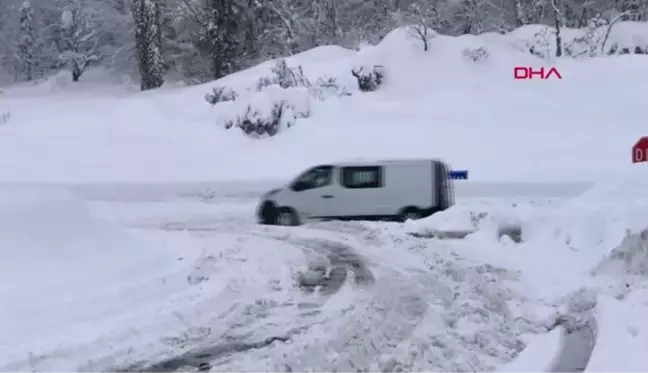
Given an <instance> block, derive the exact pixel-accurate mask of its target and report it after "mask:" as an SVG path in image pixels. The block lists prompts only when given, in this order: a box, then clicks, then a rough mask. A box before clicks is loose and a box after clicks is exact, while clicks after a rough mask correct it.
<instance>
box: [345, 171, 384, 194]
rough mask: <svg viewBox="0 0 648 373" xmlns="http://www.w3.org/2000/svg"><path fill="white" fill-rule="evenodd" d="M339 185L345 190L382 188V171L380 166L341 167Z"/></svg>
mask: <svg viewBox="0 0 648 373" xmlns="http://www.w3.org/2000/svg"><path fill="white" fill-rule="evenodd" d="M341 174H342V176H341V178H342V179H341V184H342V186H343V187H345V188H350V189H364V188H382V187H383V170H382V167H380V166H359V167H343V168H342V172H341Z"/></svg>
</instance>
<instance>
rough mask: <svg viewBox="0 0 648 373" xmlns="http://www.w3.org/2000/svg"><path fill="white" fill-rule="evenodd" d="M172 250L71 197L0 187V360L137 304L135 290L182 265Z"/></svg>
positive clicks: (55, 191)
mask: <svg viewBox="0 0 648 373" xmlns="http://www.w3.org/2000/svg"><path fill="white" fill-rule="evenodd" d="M167 244H168V242H165V241H161V240H159V239H151V238H146V239H145V238H143V237H142V236H139V235H136V234H134V233H131V232H129V231H126V230H124V229H122V228H120V227H117V226H114V225H112V224H109V223H107V222H103V221H100V220H97V219H94V218H93V217H92V216H90V215H89V214H88V211H87V210H86V207H85V205H84V203H83V202H82V201H80V200H79V199H78V198H76V197H75V196H74V195H72V194H69V193H67V192H64V191H59V190H52V189H47V188H39V187H28V186H2V187H0V304H2V307H0V329H2V338H1V339H0V361H2V362H3V363H6V362H8V361H9V360H10V358H11V357H17V356H18V355H20V354H21V353H24V354H26V353H28V352H30V351H31V350H30V349H37V347H38V346H41V345H47V344H48V343H50V338H52V339H54V340H56V339H60V338H70V337H71V336H69V335H57V332H56V330H65V331H66V332H67V331H68V329H66V327H69V325H70V323H73V324H75V326H80V325H85V323H86V322H87V321H88V317H89V316H88V315H95V316H96V315H105V314H106V313H107V314H110V312H115V307H117V308H119V307H124V304H128V303H129V301H133V300H134V299H137V297H135V298H133V294H130V293H129V291H130V290H131V289H132V287H134V286H136V284H137V283H138V282H139V281H142V280H143V279H147V278H150V277H154V276H155V275H156V274H159V273H160V272H164V271H168V270H169V268H172V267H174V266H175V265H176V264H177V263H178V258H179V255H178V253H177V252H173V251H170V250H169V247H168V246H167ZM184 244H185V245H186V242H184ZM190 247H191V246H187V253H186V254H187V255H189V254H190V253H191V250H190ZM115 295H117V297H116V298H117V299H119V300H120V301H122V302H123V303H118V302H115ZM148 296H154V294H153V292H152V293H151V294H149V295H147V296H146V297H148ZM142 299H145V298H142ZM106 301H107V302H106ZM90 334H92V333H89V334H88V337H90ZM33 338H37V340H38V343H36V342H35V340H34V339H33Z"/></svg>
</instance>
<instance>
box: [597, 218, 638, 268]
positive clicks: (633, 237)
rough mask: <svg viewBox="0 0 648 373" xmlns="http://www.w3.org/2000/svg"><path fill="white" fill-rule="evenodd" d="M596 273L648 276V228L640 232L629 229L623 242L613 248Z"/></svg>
mask: <svg viewBox="0 0 648 373" xmlns="http://www.w3.org/2000/svg"><path fill="white" fill-rule="evenodd" d="M595 273H607V274H616V275H621V274H628V275H639V276H647V277H648V228H646V229H644V230H642V231H640V232H630V231H628V232H627V233H626V236H625V238H624V239H623V241H622V242H621V244H619V246H618V247H616V248H615V249H614V250H612V252H611V253H610V256H609V257H608V258H607V259H605V260H604V261H603V262H602V263H601V264H600V265H599V267H598V268H597V269H596V270H595Z"/></svg>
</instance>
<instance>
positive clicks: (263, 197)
mask: <svg viewBox="0 0 648 373" xmlns="http://www.w3.org/2000/svg"><path fill="white" fill-rule="evenodd" d="M280 190H281V188H277V189H272V190H270V191H268V192H266V193H265V194H264V195H263V196H262V197H261V199H263V200H266V199H270V198H272V196H274V195H276V194H277V193H279V191H280Z"/></svg>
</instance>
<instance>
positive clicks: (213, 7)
mask: <svg viewBox="0 0 648 373" xmlns="http://www.w3.org/2000/svg"><path fill="white" fill-rule="evenodd" d="M205 7H206V9H205V10H206V13H207V19H206V23H205V24H203V26H202V29H201V30H200V35H199V41H198V46H199V49H200V50H201V51H204V53H205V54H206V55H208V56H209V58H210V60H211V70H212V71H211V72H212V78H213V79H219V78H222V77H224V76H225V75H227V74H231V73H233V72H235V71H237V70H238V69H239V67H240V63H241V61H240V55H241V52H242V49H243V48H242V35H243V34H244V32H245V30H244V29H242V28H244V26H243V25H244V16H245V13H244V11H243V9H241V8H240V7H239V5H238V4H237V2H236V1H235V0H208V1H207V4H206V5H205Z"/></svg>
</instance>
